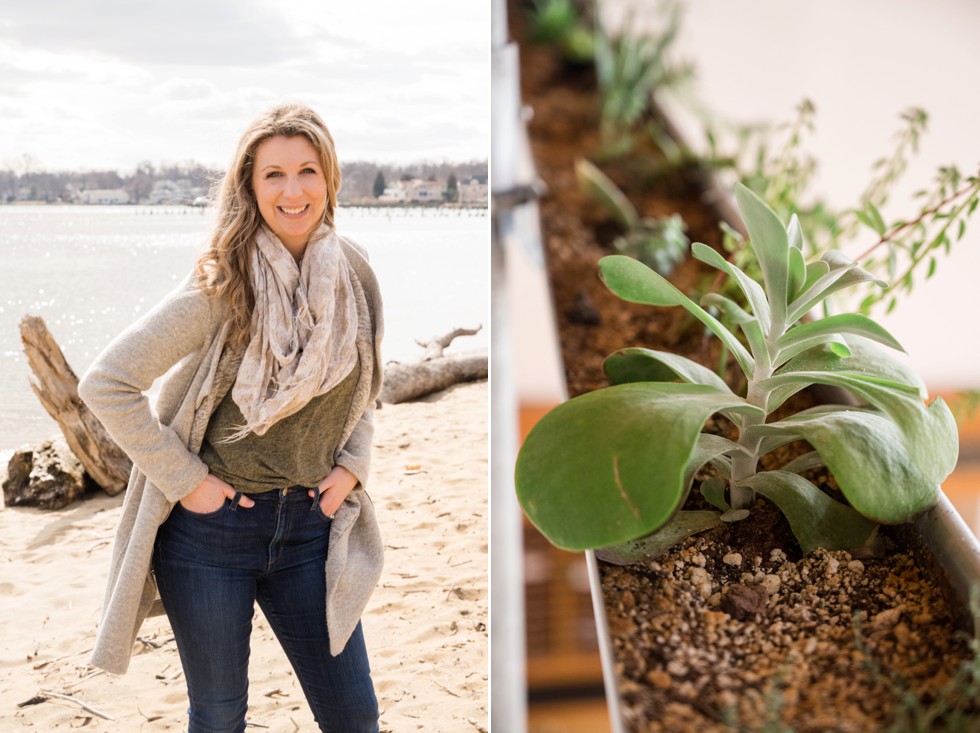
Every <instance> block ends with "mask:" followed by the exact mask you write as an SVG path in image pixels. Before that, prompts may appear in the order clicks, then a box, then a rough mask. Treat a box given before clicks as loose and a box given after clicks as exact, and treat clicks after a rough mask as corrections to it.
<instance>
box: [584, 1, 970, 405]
mask: <svg viewBox="0 0 980 733" xmlns="http://www.w3.org/2000/svg"><path fill="white" fill-rule="evenodd" d="M601 4H602V8H603V14H604V16H606V17H607V18H609V19H610V20H615V19H616V18H620V17H624V16H625V15H626V14H627V13H629V12H630V10H631V9H632V10H633V17H634V19H635V21H634V22H635V23H636V25H637V26H640V25H642V23H643V22H644V21H645V19H646V20H647V21H648V20H649V19H651V18H652V17H654V14H652V13H650V12H649V8H650V6H651V2H649V1H647V0H614V1H608V0H606V1H604V2H602V3H601ZM978 36H980V3H975V2H970V1H969V0H932V1H931V2H916V3H911V2H894V0H862V1H861V2H854V1H853V0H820V1H819V2H815V1H811V2H779V1H778V0H740V1H739V2H732V1H731V0H692V1H690V2H688V3H686V12H685V15H684V19H683V22H682V28H681V35H680V38H679V40H678V44H677V55H678V57H679V58H682V59H687V60H690V61H692V62H693V63H694V65H695V66H696V69H697V74H698V80H697V81H696V83H695V89H696V91H697V93H698V96H699V97H700V98H701V99H702V100H703V101H704V102H705V103H707V104H708V105H709V106H710V107H711V108H712V109H713V110H716V111H718V112H719V113H721V114H723V115H724V116H726V117H728V118H731V119H735V120H740V121H746V122H748V121H759V122H779V121H788V120H789V119H791V118H792V116H793V114H794V109H795V107H796V105H797V104H798V103H799V102H800V101H801V100H802V99H803V98H809V99H810V100H812V101H813V102H814V103H815V104H816V107H817V118H816V131H815V134H814V135H813V136H812V138H808V140H809V142H808V143H807V148H808V149H809V150H810V151H811V152H812V153H813V154H814V155H815V157H816V158H817V160H818V161H819V163H820V168H819V171H818V175H817V180H816V182H815V187H814V188H815V190H817V191H819V192H820V193H821V194H822V195H823V197H824V198H825V199H826V200H827V201H828V202H829V203H830V204H832V205H834V206H837V207H847V206H850V205H853V204H854V203H856V201H857V198H858V195H859V194H860V192H861V191H862V189H863V188H864V186H865V184H866V183H867V182H868V180H869V179H870V170H871V164H872V163H873V162H874V161H875V160H876V159H877V158H879V157H881V156H884V155H886V154H889V153H890V152H891V151H892V149H893V147H894V145H893V142H892V136H893V135H894V133H895V132H897V131H898V130H899V128H900V127H901V124H900V121H899V117H898V116H899V113H901V112H902V111H903V110H905V109H907V108H909V107H912V106H919V107H923V108H925V109H926V111H927V112H928V113H929V116H930V121H929V126H928V131H927V132H926V134H925V136H924V137H923V139H922V141H921V145H920V149H919V155H918V156H917V157H916V158H915V160H914V161H913V163H912V165H910V167H909V170H908V171H907V173H906V175H905V177H904V179H903V181H902V183H901V185H899V186H898V187H897V188H896V190H895V193H894V194H893V195H892V197H891V200H890V203H889V205H888V207H886V209H885V210H884V212H883V213H884V215H885V218H886V219H887V220H890V219H893V218H898V217H903V218H905V217H907V216H910V215H911V214H914V213H915V211H916V203H917V202H916V201H914V200H913V199H912V197H911V194H912V193H913V192H914V191H916V190H918V189H920V188H926V187H927V186H929V185H930V184H931V181H932V178H933V176H934V174H935V171H936V169H937V167H938V166H940V165H944V164H947V163H954V164H956V165H957V166H958V167H959V168H960V170H961V171H962V172H963V173H964V174H965V175H970V174H976V173H977V166H978V163H980V100H978V95H977V93H976V91H975V82H974V79H975V76H976V73H977V72H978V71H980V43H978V40H977V39H978ZM672 108H676V106H674V107H672ZM675 117H677V118H678V119H679V120H680V122H681V124H682V127H684V128H686V129H687V130H688V131H689V135H688V136H689V137H690V138H691V139H692V142H693V141H694V140H701V139H702V135H701V134H700V133H699V132H696V130H698V129H699V124H698V122H697V121H696V120H695V119H693V117H691V116H690V115H688V116H687V117H685V116H683V115H680V114H679V112H678V113H677V114H675ZM873 242H874V239H868V240H866V241H862V242H859V243H857V244H856V246H855V248H854V250H853V251H851V250H850V249H849V250H848V251H849V253H850V254H852V255H855V256H856V255H858V254H859V253H860V252H862V251H863V250H864V249H865V248H866V247H867V246H869V245H870V244H872V243H873ZM918 280H920V281H921V282H917V284H916V287H915V290H914V291H913V293H912V294H911V295H910V296H903V297H900V299H899V305H898V307H897V308H896V310H895V311H894V312H893V313H892V314H890V315H889V316H887V317H884V318H883V321H882V322H883V324H884V325H885V327H886V328H888V329H889V330H891V331H892V333H893V334H894V335H895V336H896V337H897V338H898V340H899V341H900V342H901V343H902V344H903V345H904V346H905V348H906V350H907V351H908V352H909V355H910V357H909V358H910V360H911V362H912V363H913V364H914V365H915V366H916V368H917V369H918V370H919V372H920V373H921V374H922V375H923V377H924V378H925V379H926V382H927V384H929V386H930V390H931V391H935V390H937V389H956V388H963V387H971V386H972V387H980V367H978V363H977V362H978V356H980V339H978V338H977V336H976V334H977V332H978V330H980V329H978V317H980V307H978V305H977V301H976V295H975V294H976V293H977V292H980V213H978V215H977V216H976V218H975V219H973V220H972V222H971V223H970V224H969V225H968V229H967V234H966V236H965V237H964V239H963V240H962V241H960V242H959V243H957V244H955V245H954V248H953V253H952V255H951V256H950V257H949V258H941V259H940V262H939V267H938V269H937V272H936V275H935V276H934V277H933V279H932V280H930V281H928V282H924V281H922V277H921V276H920V277H919V278H918Z"/></svg>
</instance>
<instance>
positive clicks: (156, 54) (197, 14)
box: [0, 0, 303, 66]
mask: <svg viewBox="0 0 980 733" xmlns="http://www.w3.org/2000/svg"><path fill="white" fill-rule="evenodd" d="M4 14H5V16H6V22H5V23H4V24H3V25H2V26H0V38H6V39H8V40H20V41H23V42H27V41H28V39H29V42H30V45H31V46H32V47H34V48H42V49H48V50H52V51H57V52H65V51H70V52H76V53H85V54H97V55H101V56H107V57H113V58H117V59H121V60H124V61H127V62H129V63H135V64H147V63H149V64H203V65H225V66H252V65H256V64H270V63H278V62H281V61H284V60H286V59H291V58H295V57H297V56H302V55H303V53H302V47H299V46H298V45H297V44H296V43H295V41H296V40H297V39H296V36H295V34H294V33H293V32H292V30H291V27H290V25H289V24H288V23H287V22H286V21H285V20H284V17H283V12H282V8H281V7H280V8H279V10H278V12H277V11H276V10H274V9H273V8H270V7H268V6H265V5H262V4H260V3H258V2H256V1H255V0H209V1H208V2H195V1H192V0H170V1H169V2H167V3H143V2H133V1H132V0H88V2H84V3H76V2H73V1H71V0H36V1H35V2H18V3H5V9H4Z"/></svg>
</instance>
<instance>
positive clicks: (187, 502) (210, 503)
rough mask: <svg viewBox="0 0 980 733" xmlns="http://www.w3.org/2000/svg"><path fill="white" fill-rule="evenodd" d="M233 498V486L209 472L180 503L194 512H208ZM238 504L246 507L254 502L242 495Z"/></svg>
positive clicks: (217, 508) (215, 509)
mask: <svg viewBox="0 0 980 733" xmlns="http://www.w3.org/2000/svg"><path fill="white" fill-rule="evenodd" d="M233 498H235V489H234V487H232V485H231V484H228V483H225V482H224V481H222V480H221V479H220V478H218V477H217V476H214V475H212V474H210V473H209V474H208V475H207V476H205V477H204V480H203V481H202V482H201V483H200V484H198V485H197V488H195V489H194V490H193V491H192V492H191V493H189V494H188V495H187V496H185V497H184V498H183V499H181V500H180V505H181V506H182V507H184V509H186V510H187V511H189V512H194V513H195V514H210V513H211V512H216V511H218V510H219V509H220V508H221V505H222V504H224V502H225V499H233ZM238 506H243V507H246V508H248V507H252V506H255V502H254V501H253V500H252V499H249V498H248V497H247V496H243V497H242V499H241V501H240V502H238Z"/></svg>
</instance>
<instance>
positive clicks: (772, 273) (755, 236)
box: [735, 183, 790, 324]
mask: <svg viewBox="0 0 980 733" xmlns="http://www.w3.org/2000/svg"><path fill="white" fill-rule="evenodd" d="M735 199H736V201H737V202H738V210H739V212H740V213H741V214H742V219H743V221H744V222H745V228H746V230H747V231H748V233H749V243H750V244H751V245H752V250H753V251H754V252H755V256H756V259H757V260H758V261H759V268H760V269H761V270H762V278H763V280H764V281H765V284H766V295H767V296H768V300H769V307H770V308H771V309H772V320H773V322H774V323H778V324H784V323H785V322H786V305H787V303H788V302H789V250H790V246H789V241H788V239H787V236H786V227H785V226H784V225H783V223H782V222H781V221H780V220H779V217H778V216H776V212H774V211H773V210H772V209H770V208H769V206H768V205H766V203H765V201H763V200H762V199H761V198H759V197H758V196H756V195H755V194H754V193H753V192H752V191H751V190H750V189H749V188H747V187H746V186H744V185H742V184H741V183H736V184H735Z"/></svg>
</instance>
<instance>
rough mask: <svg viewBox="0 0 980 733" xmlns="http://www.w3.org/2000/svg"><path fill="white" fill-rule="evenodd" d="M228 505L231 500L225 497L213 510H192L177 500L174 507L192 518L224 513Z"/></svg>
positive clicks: (203, 517)
mask: <svg viewBox="0 0 980 733" xmlns="http://www.w3.org/2000/svg"><path fill="white" fill-rule="evenodd" d="M230 505H231V500H230V499H228V498H227V497H226V498H225V499H224V500H223V501H222V502H221V506H219V507H218V508H217V509H215V510H214V511H213V512H192V511H191V510H190V509H188V508H187V507H185V506H184V505H183V504H181V503H180V502H179V501H178V502H177V506H176V507H175V509H179V510H180V511H181V512H182V513H183V514H185V515H186V516H188V517H192V518H193V519H213V518H214V517H217V516H218V515H219V514H222V513H224V511H225V510H226V509H227V508H228V507H229V506H230Z"/></svg>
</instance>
